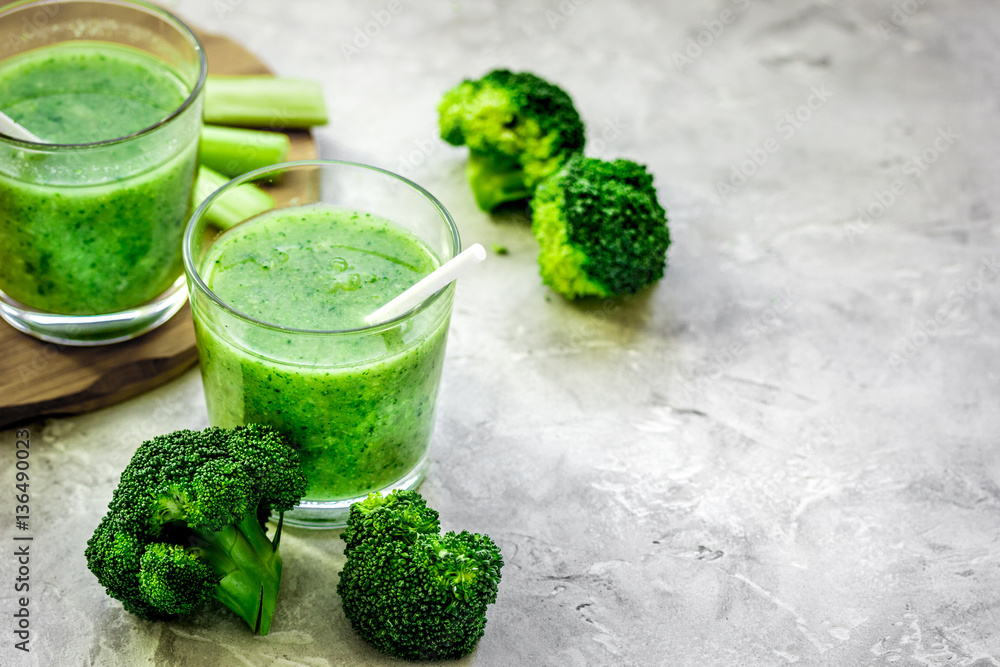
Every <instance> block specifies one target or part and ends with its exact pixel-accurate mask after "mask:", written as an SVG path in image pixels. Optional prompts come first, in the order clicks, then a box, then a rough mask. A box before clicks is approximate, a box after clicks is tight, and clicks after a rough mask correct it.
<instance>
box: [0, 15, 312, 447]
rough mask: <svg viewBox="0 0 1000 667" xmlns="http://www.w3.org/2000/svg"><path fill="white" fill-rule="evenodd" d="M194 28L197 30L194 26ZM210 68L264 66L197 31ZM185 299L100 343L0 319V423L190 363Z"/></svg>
mask: <svg viewBox="0 0 1000 667" xmlns="http://www.w3.org/2000/svg"><path fill="white" fill-rule="evenodd" d="M196 32H197V31H196ZM198 37H199V38H200V39H201V42H202V44H203V45H204V46H205V52H206V53H207V54H208V71H209V73H211V74H270V73H271V72H270V70H268V68H267V66H266V65H265V64H264V63H262V62H261V61H260V60H258V59H257V57H256V56H254V55H253V54H252V53H250V52H249V51H247V50H246V49H244V48H243V47H242V46H240V45H239V44H237V43H236V42H234V41H232V40H230V39H228V38H226V37H222V36H220V35H210V34H205V33H200V32H199V33H198ZM289 137H290V138H291V141H292V146H291V151H290V153H289V159H290V160H308V159H312V158H315V157H317V152H316V144H315V142H314V141H313V137H312V135H311V134H310V133H309V132H305V131H301V132H299V131H292V132H289ZM303 186H304V184H303V183H300V182H298V181H295V180H293V179H284V180H283V181H282V182H281V185H280V186H278V187H275V188H271V192H272V194H273V195H274V196H275V199H276V200H277V201H279V202H282V201H287V200H288V199H290V198H291V197H293V196H295V195H296V194H297V193H298V192H300V189H301V188H302V187H303ZM197 361H198V352H197V350H196V349H195V344H194V326H193V325H192V323H191V309H190V306H187V305H185V306H184V308H182V309H181V311H180V312H178V313H177V314H176V315H174V316H173V317H172V318H171V319H170V320H169V321H168V322H167V323H166V324H164V325H163V326H161V327H160V328H158V329H156V330H154V331H151V332H150V333H147V334H145V335H143V336H140V337H139V338H136V339H135V340H131V341H127V342H125V343H118V344H115V345H104V346H101V347H68V346H60V345H53V344H51V343H44V342H42V341H39V340H36V339H34V338H31V337H30V336H26V335H24V334H22V333H20V332H18V331H16V330H15V329H14V328H13V327H11V326H10V325H8V324H7V323H6V322H3V321H2V320H0V427H4V426H9V425H11V424H14V423H16V422H21V421H25V420H28V419H35V418H38V417H42V416H49V415H57V414H79V413H81V412H87V411H89V410H96V409H97V408H103V407H105V406H108V405H112V404H114V403H118V402H120V401H124V400H125V399H127V398H131V397H133V396H137V395H139V394H141V393H143V392H145V391H148V390H150V389H152V388H154V387H158V386H159V385H161V384H163V383H165V382H168V381H170V380H172V379H174V378H175V377H177V376H178V375H180V374H181V373H182V372H184V371H185V370H187V369H188V368H189V367H191V366H192V365H194V364H195V363H197Z"/></svg>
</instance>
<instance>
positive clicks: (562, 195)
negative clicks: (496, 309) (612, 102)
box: [531, 156, 670, 299]
mask: <svg viewBox="0 0 1000 667" xmlns="http://www.w3.org/2000/svg"><path fill="white" fill-rule="evenodd" d="M531 212H532V222H531V228H532V231H533V232H534V235H535V238H536V239H538V243H539V244H540V246H541V251H540V253H539V255H538V263H539V266H540V268H541V274H542V280H543V281H544V282H545V284H546V285H549V286H550V287H551V288H552V289H554V290H555V291H556V292H559V293H560V294H562V295H563V296H565V297H567V298H570V299H575V298H577V297H583V296H598V297H607V296H613V295H617V294H631V293H633V292H636V291H637V290H639V289H640V288H641V287H644V286H646V285H650V284H652V283H654V282H656V281H657V280H659V279H660V278H662V277H663V270H664V267H665V266H666V253H667V247H668V246H669V245H670V232H669V230H668V228H667V214H666V211H664V210H663V207H662V206H660V204H659V202H658V201H657V199H656V189H655V188H654V187H653V177H652V176H651V175H650V174H649V173H648V172H647V171H646V168H645V167H644V166H642V165H640V164H636V163H635V162H631V161H629V160H615V161H614V162H605V161H603V160H597V159H594V158H585V157H582V156H575V157H573V158H572V159H570V160H569V162H567V163H566V165H565V166H564V167H563V168H562V169H561V170H560V171H558V172H557V173H556V174H554V175H553V176H552V177H551V178H549V179H548V180H546V181H545V182H544V183H543V184H542V185H540V186H539V188H538V190H537V191H536V193H535V196H534V198H533V199H532V200H531Z"/></svg>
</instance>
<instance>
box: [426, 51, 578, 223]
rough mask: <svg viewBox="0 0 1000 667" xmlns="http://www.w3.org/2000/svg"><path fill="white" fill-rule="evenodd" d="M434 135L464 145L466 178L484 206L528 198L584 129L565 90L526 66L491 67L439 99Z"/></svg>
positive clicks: (574, 150) (491, 207)
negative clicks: (520, 68)
mask: <svg viewBox="0 0 1000 667" xmlns="http://www.w3.org/2000/svg"><path fill="white" fill-rule="evenodd" d="M438 113H439V124H440V129H441V138H442V139H444V140H445V141H447V142H448V143H450V144H453V145H455V146H461V145H466V146H468V147H469V170H468V171H469V184H470V185H471V186H472V192H473V194H474V195H475V197H476V203H477V204H479V207H480V208H481V209H483V210H484V211H487V212H488V211H492V210H494V209H495V208H496V207H497V206H499V205H500V204H503V203H504V202H509V201H517V200H519V199H525V198H527V197H530V196H531V194H532V193H533V192H534V191H535V188H536V187H537V186H538V184H539V183H541V182H542V181H543V180H544V179H545V178H546V177H548V176H549V175H550V174H552V173H553V172H555V171H557V170H558V169H559V168H560V167H561V166H562V165H563V163H564V162H565V161H566V160H567V159H569V157H570V156H571V155H574V154H576V153H579V152H581V151H582V150H583V144H584V129H583V121H582V120H581V119H580V114H579V113H577V111H576V108H574V106H573V100H572V99H571V98H570V96H569V95H567V94H566V92H565V91H564V90H562V89H561V88H559V87H558V86H556V85H553V84H551V83H549V82H548V81H545V80H544V79H542V78H540V77H538V76H535V75H534V74H531V73H529V72H510V71H508V70H495V71H493V72H490V73H489V74H487V75H486V76H484V77H482V78H481V79H478V80H469V79H467V80H465V81H463V82H462V83H460V84H459V85H457V86H455V87H454V88H452V89H451V90H449V91H448V92H447V93H445V95H444V97H443V98H442V100H441V104H440V105H439V106H438Z"/></svg>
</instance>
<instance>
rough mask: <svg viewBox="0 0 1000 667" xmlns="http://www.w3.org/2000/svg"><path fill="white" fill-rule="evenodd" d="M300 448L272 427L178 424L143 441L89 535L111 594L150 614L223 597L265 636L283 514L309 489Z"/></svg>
mask: <svg viewBox="0 0 1000 667" xmlns="http://www.w3.org/2000/svg"><path fill="white" fill-rule="evenodd" d="M305 491H306V478H305V475H303V473H302V469H301V467H300V465H299V458H298V454H297V453H296V452H295V450H293V449H292V448H291V447H290V446H288V445H287V444H286V443H285V442H284V441H283V440H282V439H281V437H280V436H279V435H278V434H277V432H275V431H274V430H272V429H270V428H267V427H263V426H253V425H251V426H240V427H237V428H234V429H231V430H225V429H220V428H209V429H206V430H204V431H175V432H173V433H170V434H168V435H161V436H158V437H156V438H153V439H152V440H149V441H147V442H144V443H142V445H140V446H139V448H138V449H137V450H136V452H135V454H134V455H133V456H132V460H131V461H130V462H129V464H128V466H126V468H125V470H124V471H123V472H122V476H121V481H120V482H119V484H118V488H117V489H115V492H114V495H113V497H112V499H111V503H110V504H109V505H108V513H107V515H105V517H104V519H103V520H102V521H101V523H100V525H99V526H98V527H97V530H96V531H94V535H93V537H91V538H90V541H89V542H87V550H86V557H87V566H88V567H89V568H90V571H91V572H93V573H94V574H95V575H96V576H97V580H98V581H99V582H100V583H101V585H102V586H104V587H105V589H106V590H107V592H108V595H110V596H111V597H113V598H115V599H116V600H120V601H121V603H122V606H123V607H124V608H125V610H126V611H128V612H131V613H133V614H135V615H136V616H140V617H141V618H145V619H147V620H161V619H165V618H170V617H172V616H177V615H183V614H189V613H191V612H193V611H196V610H197V609H199V608H200V607H202V606H203V605H204V604H205V603H206V602H207V601H209V600H210V599H212V598H215V599H217V600H220V601H221V602H222V603H223V604H225V605H226V606H227V607H229V608H230V609H232V610H233V611H234V612H236V613H237V614H239V616H240V617H241V618H242V619H243V620H244V621H246V622H247V624H248V625H249V626H250V627H251V628H252V629H253V630H254V632H260V633H261V634H264V635H266V634H267V633H268V631H269V630H270V628H271V618H272V616H273V614H274V606H275V602H276V600H277V597H278V584H279V582H280V579H281V556H280V554H279V553H278V542H279V540H280V537H281V521H280V520H279V522H278V529H277V531H276V534H275V536H274V540H273V542H272V541H271V540H270V539H268V537H267V535H266V533H265V530H266V523H267V519H268V517H269V516H270V513H271V511H272V510H274V511H277V512H284V511H285V510H288V509H291V508H292V507H293V506H294V505H295V504H296V503H297V502H298V501H299V499H300V498H301V497H302V496H303V494H305Z"/></svg>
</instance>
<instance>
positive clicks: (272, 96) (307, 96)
mask: <svg viewBox="0 0 1000 667" xmlns="http://www.w3.org/2000/svg"><path fill="white" fill-rule="evenodd" d="M326 121H327V115H326V103H324V102H323V90H322V89H321V88H320V85H319V84H318V83H316V82H315V81H305V80H303V79H283V78H277V77H273V76H210V77H208V80H207V81H206V83H205V122H206V123H214V124H218V125H238V126H240V127H267V128H283V127H290V128H305V127H312V126H313V125H324V124H326Z"/></svg>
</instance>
